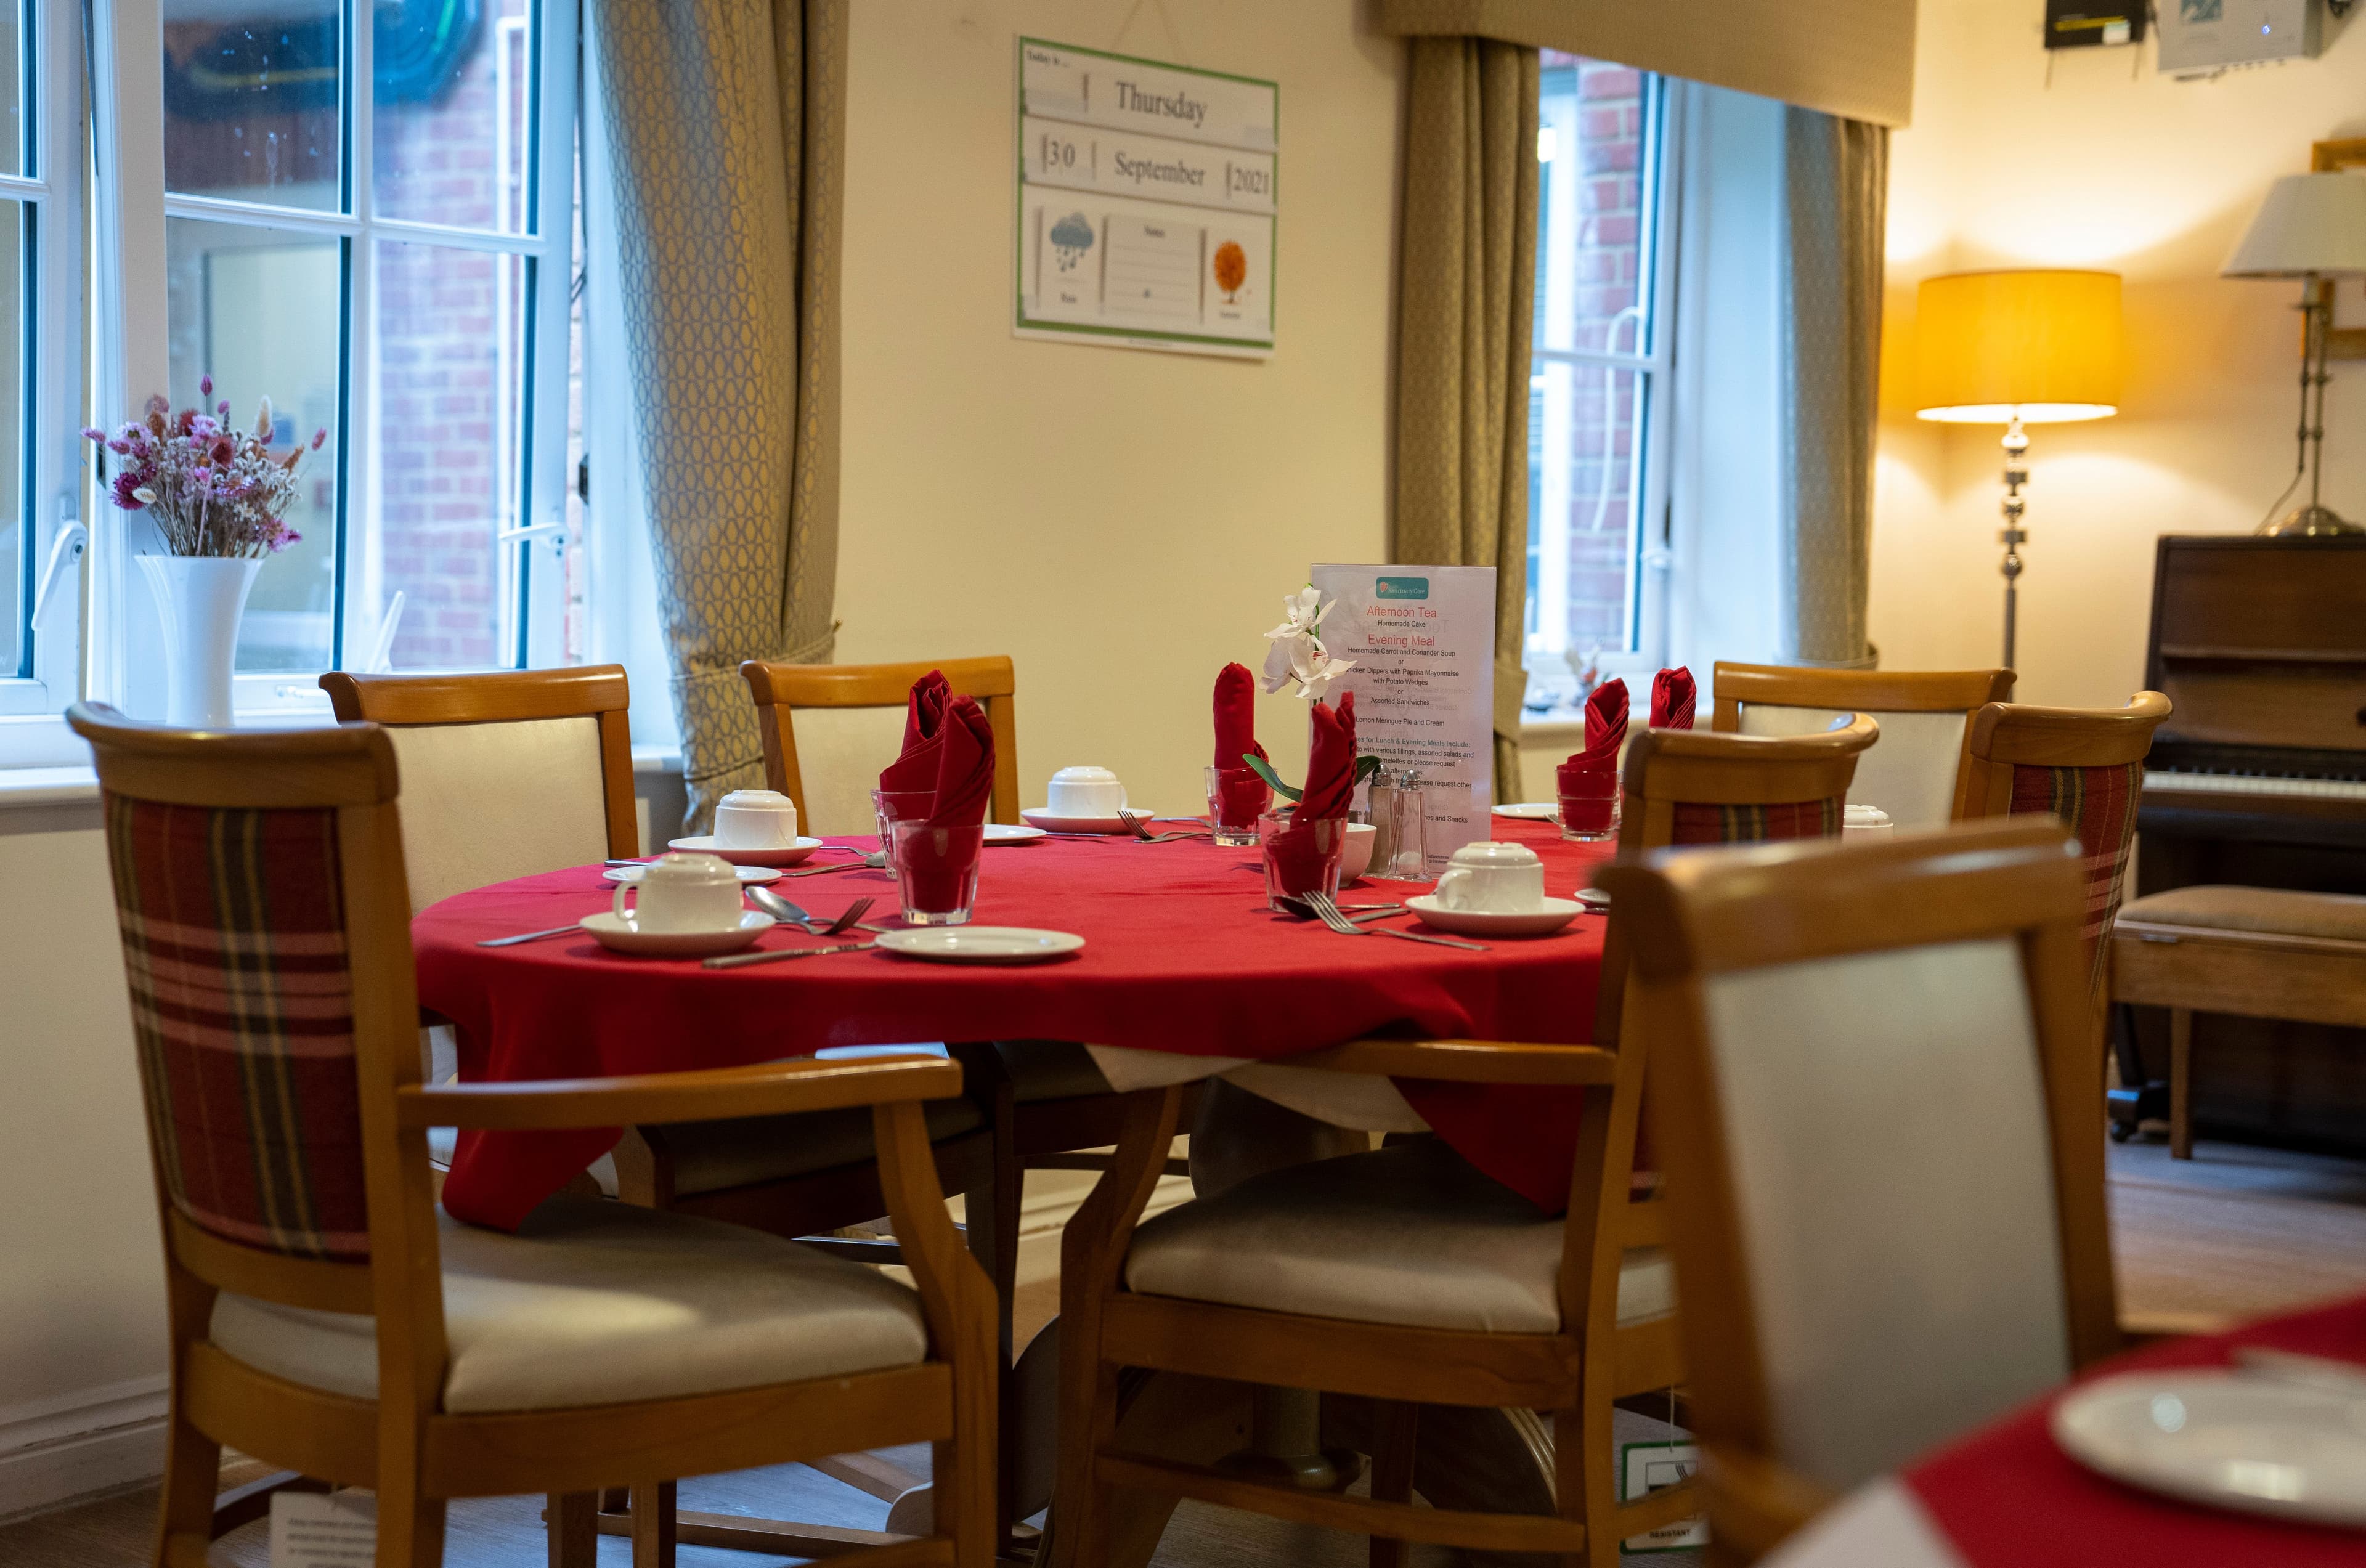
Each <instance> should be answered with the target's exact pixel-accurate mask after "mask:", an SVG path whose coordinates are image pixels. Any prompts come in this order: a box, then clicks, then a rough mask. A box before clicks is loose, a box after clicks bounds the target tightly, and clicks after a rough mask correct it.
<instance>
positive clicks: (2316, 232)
mask: <svg viewBox="0 0 2366 1568" xmlns="http://www.w3.org/2000/svg"><path fill="white" fill-rule="evenodd" d="M2312 272H2314V273H2366V175H2344V174H2322V175H2284V177H2283V178H2282V179H2280V180H2278V181H2277V182H2276V183H2275V184H2274V185H2273V186H2270V187H2269V189H2268V199H2267V200H2265V201H2263V202H2261V203H2259V215H2258V216H2257V217H2255V218H2253V219H2252V220H2251V227H2250V228H2249V229H2248V231H2245V232H2244V235H2243V242H2242V243H2240V244H2238V245H2236V247H2235V254H2233V255H2231V256H2228V257H2227V258H2226V265H2225V266H2223V267H2221V268H2220V269H2219V276H2221V277H2300V276H2305V275H2306V274H2309V273H2312Z"/></svg>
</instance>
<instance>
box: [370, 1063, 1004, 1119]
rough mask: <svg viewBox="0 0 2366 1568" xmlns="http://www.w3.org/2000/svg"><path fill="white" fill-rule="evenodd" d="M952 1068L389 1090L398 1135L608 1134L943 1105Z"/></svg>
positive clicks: (782, 1069)
mask: <svg viewBox="0 0 2366 1568" xmlns="http://www.w3.org/2000/svg"><path fill="white" fill-rule="evenodd" d="M961 1088H962V1070H961V1065H960V1064H959V1063H957V1062H949V1061H947V1060H946V1059H945V1058H944V1057H942V1056H935V1055H929V1056H858V1057H845V1058H832V1059H830V1060H827V1061H824V1060H818V1059H815V1058H811V1057H806V1058H800V1059H798V1060H795V1061H788V1062H753V1063H750V1064H749V1065H748V1066H739V1067H710V1068H706V1069H704V1070H701V1071H698V1072H687V1073H648V1074H646V1075H642V1076H638V1077H604V1078H537V1079H534V1080H532V1081H529V1082H525V1083H467V1084H463V1083H452V1084H437V1085H434V1086H433V1087H429V1086H427V1085H423V1084H411V1085H409V1086H407V1087H405V1088H403V1089H398V1090H396V1091H395V1101H394V1102H395V1115H396V1118H397V1124H398V1125H400V1126H401V1127H403V1128H405V1129H411V1128H421V1127H477V1128H485V1129H501V1130H511V1131H513V1130H518V1129H524V1128H544V1129H550V1128H563V1127H616V1126H629V1125H633V1124H636V1123H661V1122H712V1121H720V1120H724V1119H726V1118H736V1117H741V1116H779V1115H783V1114H785V1113H789V1112H793V1111H839V1110H843V1109H845V1108H846V1107H848V1106H851V1105H892V1104H895V1103H896V1102H898V1101H906V1100H950V1099H952V1097H953V1096H955V1095H958V1094H959V1093H961Z"/></svg>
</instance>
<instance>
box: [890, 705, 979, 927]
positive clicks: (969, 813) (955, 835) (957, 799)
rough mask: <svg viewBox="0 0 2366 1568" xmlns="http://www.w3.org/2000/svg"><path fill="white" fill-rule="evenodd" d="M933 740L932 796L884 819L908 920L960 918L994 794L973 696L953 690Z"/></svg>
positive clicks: (928, 922)
mask: <svg viewBox="0 0 2366 1568" xmlns="http://www.w3.org/2000/svg"><path fill="white" fill-rule="evenodd" d="M938 739H939V745H938V747H937V776H936V795H935V798H934V799H933V800H932V801H931V802H930V804H929V809H928V812H927V814H926V815H925V816H920V815H914V816H906V817H901V818H896V820H894V821H891V822H889V823H888V824H887V854H888V860H889V863H891V864H893V865H894V866H895V868H896V888H897V891H898V892H900V893H901V894H902V895H903V902H904V919H905V923H906V924H907V925H915V926H958V925H962V924H964V923H965V922H967V920H968V919H969V917H970V908H971V906H972V905H973V904H974V903H975V901H976V898H977V862H978V855H979V853H980V852H981V851H982V850H983V849H984V848H985V846H986V807H987V806H988V804H990V802H991V801H992V799H993V796H994V729H993V728H992V726H990V725H989V724H988V723H987V722H986V710H985V709H984V708H981V707H979V706H978V705H977V704H976V702H975V701H974V700H973V699H971V698H969V697H955V698H953V699H952V702H951V703H950V704H949V705H947V707H946V710H945V716H944V725H943V728H942V729H941V731H940V734H939V737H938ZM886 793H887V792H884V791H883V792H882V794H883V795H884V794H886Z"/></svg>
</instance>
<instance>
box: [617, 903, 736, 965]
mask: <svg viewBox="0 0 2366 1568" xmlns="http://www.w3.org/2000/svg"><path fill="white" fill-rule="evenodd" d="M583 929H584V930H585V931H590V932H591V935H592V937H593V938H594V939H595V940H596V941H597V942H599V943H600V945H601V946H602V947H608V948H614V950H615V951H617V952H618V953H638V954H639V955H640V956H642V957H644V958H704V957H707V956H709V955H710V954H713V953H736V952H738V950H739V949H741V948H743V947H745V946H747V945H748V944H749V942H753V941H755V940H756V939H757V938H758V937H760V936H762V935H763V934H764V933H765V932H766V931H771V930H772V916H770V915H760V914H758V913H757V912H756V911H755V910H753V909H748V910H744V911H742V912H741V914H740V916H739V923H738V925H736V926H727V927H725V928H723V929H722V930H719V931H643V930H641V929H640V927H639V926H638V925H637V924H636V923H635V922H634V921H631V920H620V919H617V918H616V917H615V915H614V913H613V912H612V911H610V910H607V909H602V910H601V911H599V912H598V913H597V914H591V915H586V916H584V917H583Z"/></svg>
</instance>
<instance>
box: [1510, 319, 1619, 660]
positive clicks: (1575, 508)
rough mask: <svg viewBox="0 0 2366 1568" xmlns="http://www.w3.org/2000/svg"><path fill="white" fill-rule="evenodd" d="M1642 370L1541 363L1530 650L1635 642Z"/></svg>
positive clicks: (1609, 647)
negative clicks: (1635, 545)
mask: <svg viewBox="0 0 2366 1568" xmlns="http://www.w3.org/2000/svg"><path fill="white" fill-rule="evenodd" d="M1646 379H1647V378H1646V377H1645V375H1644V373H1643V372H1641V371H1638V370H1628V369H1622V368H1614V367H1605V366H1594V365H1572V364H1570V363H1569V362H1567V361H1566V360H1543V361H1539V362H1538V365H1537V367H1536V374H1535V377H1534V380H1535V382H1536V383H1537V386H1536V395H1535V396H1534V397H1533V399H1532V400H1531V403H1530V408H1531V411H1532V412H1534V413H1535V414H1537V415H1538V416H1539V417H1538V419H1537V423H1536V434H1535V435H1534V437H1533V438H1532V439H1531V441H1530V443H1529V450H1530V454H1531V468H1530V471H1529V475H1528V496H1529V502H1528V511H1529V534H1528V548H1529V556H1528V560H1529V576H1528V612H1529V613H1528V647H1529V649H1530V650H1531V651H1532V652H1538V653H1543V654H1548V655H1559V654H1563V653H1567V654H1571V655H1576V656H1583V655H1587V654H1591V653H1596V652H1605V653H1617V652H1624V651H1626V650H1628V649H1630V648H1631V647H1632V646H1633V641H1634V625H1633V616H1632V615H1631V613H1630V612H1631V607H1632V604H1633V601H1634V594H1633V591H1632V588H1633V579H1632V565H1633V561H1634V537H1635V522H1636V514H1637V509H1638V501H1639V497H1640V495H1641V492H1642V479H1643V470H1642V463H1641V454H1642V446H1643V443H1642V439H1641V436H1642V415H1643V409H1642V406H1641V397H1642V393H1643V389H1644V386H1645V383H1646Z"/></svg>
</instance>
